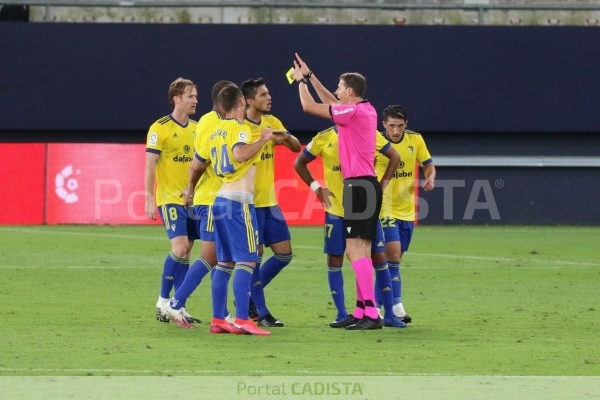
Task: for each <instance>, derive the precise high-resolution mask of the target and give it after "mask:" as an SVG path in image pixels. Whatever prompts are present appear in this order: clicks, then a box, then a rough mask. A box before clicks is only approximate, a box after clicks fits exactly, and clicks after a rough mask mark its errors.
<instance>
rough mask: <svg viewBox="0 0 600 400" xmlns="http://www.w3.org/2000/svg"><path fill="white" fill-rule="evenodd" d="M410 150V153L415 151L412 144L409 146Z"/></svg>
mask: <svg viewBox="0 0 600 400" xmlns="http://www.w3.org/2000/svg"><path fill="white" fill-rule="evenodd" d="M408 151H410V154H412V153H413V152H414V151H415V148H414V147H412V146H408Z"/></svg>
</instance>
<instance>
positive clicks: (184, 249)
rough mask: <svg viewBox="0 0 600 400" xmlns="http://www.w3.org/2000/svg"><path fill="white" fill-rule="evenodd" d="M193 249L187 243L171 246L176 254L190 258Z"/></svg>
mask: <svg viewBox="0 0 600 400" xmlns="http://www.w3.org/2000/svg"><path fill="white" fill-rule="evenodd" d="M191 251H192V249H191V248H190V246H188V245H185V244H176V245H173V246H172V247H171V252H172V253H173V254H174V255H175V256H177V257H181V258H188V259H189V258H190V252H191Z"/></svg>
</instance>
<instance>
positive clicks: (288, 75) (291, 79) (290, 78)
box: [285, 67, 296, 85]
mask: <svg viewBox="0 0 600 400" xmlns="http://www.w3.org/2000/svg"><path fill="white" fill-rule="evenodd" d="M285 77H286V78H287V80H288V82H289V83H290V85H291V84H292V83H294V81H295V80H296V79H294V67H292V68H290V70H289V71H288V72H286V73H285Z"/></svg>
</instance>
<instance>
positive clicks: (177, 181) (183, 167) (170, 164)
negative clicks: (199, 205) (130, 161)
mask: <svg viewBox="0 0 600 400" xmlns="http://www.w3.org/2000/svg"><path fill="white" fill-rule="evenodd" d="M196 125H197V123H196V121H194V120H192V119H189V120H188V122H187V124H186V125H180V124H179V123H178V122H177V121H175V120H174V119H173V118H171V116H170V115H167V116H166V117H163V118H161V119H159V120H158V121H156V122H155V123H153V124H152V125H151V126H150V129H149V130H148V136H147V138H146V152H148V153H154V154H158V155H159V157H158V162H157V163H156V205H157V206H162V205H165V204H180V205H182V204H183V203H184V198H183V197H181V191H182V190H183V189H185V187H186V186H187V182H188V171H189V169H190V163H191V162H192V160H193V158H192V157H193V156H194V131H195V129H196Z"/></svg>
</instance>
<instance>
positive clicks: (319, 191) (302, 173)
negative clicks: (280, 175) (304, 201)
mask: <svg viewBox="0 0 600 400" xmlns="http://www.w3.org/2000/svg"><path fill="white" fill-rule="evenodd" d="M311 161H312V160H310V159H309V158H308V157H306V156H305V155H304V154H302V153H300V154H298V157H296V161H294V169H295V170H296V173H297V174H298V176H299V177H300V179H302V181H304V183H306V184H307V185H308V186H309V187H310V188H311V189H312V190H313V192H315V194H316V195H317V198H318V199H319V201H320V202H321V205H322V206H323V207H324V208H330V207H331V200H330V199H329V196H332V197H335V196H334V195H333V193H331V192H330V191H329V189H327V188H326V187H322V186H321V185H320V184H319V182H317V181H316V180H315V178H313V176H312V174H311V173H310V170H309V169H308V167H307V165H308V163H310V162H311Z"/></svg>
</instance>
